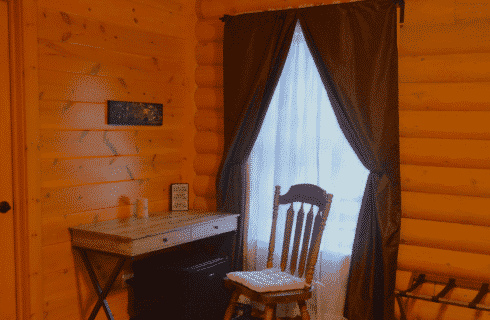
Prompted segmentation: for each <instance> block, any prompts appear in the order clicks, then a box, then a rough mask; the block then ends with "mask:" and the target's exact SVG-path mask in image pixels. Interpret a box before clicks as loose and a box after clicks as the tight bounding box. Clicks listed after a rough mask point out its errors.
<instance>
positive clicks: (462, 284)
mask: <svg viewBox="0 0 490 320" xmlns="http://www.w3.org/2000/svg"><path fill="white" fill-rule="evenodd" d="M413 278H414V279H413V282H412V285H411V286H410V288H408V289H407V290H403V291H399V290H395V296H396V299H397V300H398V305H399V306H400V313H401V320H406V319H407V316H406V314H405V310H403V305H402V301H401V298H402V297H404V298H412V299H420V300H426V301H431V302H436V303H442V304H450V305H453V306H458V307H465V308H471V309H475V310H481V311H490V306H487V305H483V304H480V301H481V300H482V299H483V298H484V297H485V295H486V294H487V293H489V292H490V290H489V285H488V283H481V284H480V283H475V282H472V281H466V280H458V284H456V279H454V278H449V279H448V278H447V277H441V276H437V275H426V274H423V273H420V274H418V275H417V274H415V276H414V277H413ZM424 283H433V284H439V285H445V287H444V288H443V289H442V290H441V292H439V293H438V294H437V295H435V296H428V295H422V294H420V295H417V294H414V293H412V291H414V290H415V289H417V288H418V287H419V286H421V285H422V284H424ZM478 287H479V291H478V293H477V295H476V296H475V298H474V299H473V300H472V301H471V302H463V301H456V300H450V299H446V298H444V297H445V296H446V295H447V294H448V293H449V291H451V290H452V289H454V288H465V289H474V290H478Z"/></svg>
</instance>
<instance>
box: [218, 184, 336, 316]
mask: <svg viewBox="0 0 490 320" xmlns="http://www.w3.org/2000/svg"><path fill="white" fill-rule="evenodd" d="M280 190H281V187H280V186H276V191H275V194H274V209H273V213H272V230H271V237H270V242H269V253H268V257H267V267H266V269H265V270H262V271H238V272H230V273H228V274H227V276H226V277H225V279H224V280H225V285H226V286H228V287H231V288H232V289H234V291H233V294H232V296H231V299H230V303H229V305H228V308H227V309H226V313H225V317H224V320H230V319H231V317H232V315H233V312H234V310H235V306H236V303H237V301H238V298H239V297H240V295H242V294H243V295H245V296H246V297H248V298H249V299H251V300H254V301H257V302H259V303H263V304H264V305H265V319H266V320H273V319H277V317H276V309H277V304H278V303H290V302H294V301H296V302H297V303H298V305H299V308H300V311H301V318H302V319H303V320H306V319H308V320H309V319H310V315H309V314H308V310H307V308H306V300H308V299H309V298H311V295H312V291H313V287H312V285H311V282H312V280H313V273H314V270H315V265H316V262H317V258H318V251H319V249H320V243H321V240H322V235H323V230H324V228H325V223H326V221H327V216H328V212H329V211H330V205H331V203H332V198H333V195H332V194H327V193H326V192H325V190H323V189H322V188H320V187H317V186H315V185H312V184H297V185H294V186H292V187H291V188H290V189H289V191H288V192H287V193H286V194H284V195H282V196H280V195H279V193H280ZM293 202H301V208H300V209H299V211H298V214H297V221H298V222H297V223H296V229H295V233H294V242H293V251H292V255H291V261H290V268H289V272H285V270H286V264H287V260H288V255H289V246H290V239H291V232H292V228H293V219H294V215H295V213H294V209H293ZM304 203H309V204H312V206H311V209H310V211H309V212H308V215H307V217H306V224H305V229H304V233H303V245H302V249H301V256H300V259H299V267H298V277H296V276H294V273H295V271H296V263H297V260H298V251H299V243H300V238H301V233H302V229H303V221H304V211H303V204H304ZM283 204H291V206H290V207H289V209H288V211H287V217H286V226H285V230H284V242H283V249H282V256H281V268H280V269H275V268H273V266H272V258H273V253H274V245H275V241H276V224H277V211H278V207H279V205H283ZM313 206H317V207H318V212H317V215H316V217H315V219H314V226H313V232H311V230H312V228H311V227H312V224H313ZM310 236H311V242H310ZM305 263H306V268H305ZM303 272H304V275H305V276H304V277H303Z"/></svg>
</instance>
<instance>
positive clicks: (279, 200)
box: [267, 184, 333, 284]
mask: <svg viewBox="0 0 490 320" xmlns="http://www.w3.org/2000/svg"><path fill="white" fill-rule="evenodd" d="M280 191H281V187H280V186H276V190H275V193H274V209H273V213H272V230H271V238H270V241H269V254H268V257H267V268H268V269H269V268H272V267H273V265H272V258H273V253H274V246H275V242H276V224H277V211H278V209H279V205H281V204H291V206H290V207H289V209H288V211H287V216H286V226H285V230H284V241H283V245H282V256H281V270H282V271H283V272H284V271H285V270H286V266H287V260H288V255H289V246H290V240H291V233H292V230H293V220H294V215H295V214H294V209H293V203H294V202H301V208H300V209H299V210H298V214H297V219H296V221H297V222H296V228H295V232H294V242H293V251H292V254H291V261H290V270H289V272H290V273H291V274H292V275H294V273H295V272H296V263H297V260H298V251H299V243H300V240H301V233H302V229H303V221H304V215H305V213H304V210H303V204H304V203H309V204H311V205H312V206H311V209H310V211H309V212H308V215H307V216H306V224H305V228H304V232H303V245H302V249H301V256H300V259H299V267H298V276H299V277H300V278H302V277H303V272H305V271H306V272H305V281H306V283H308V284H311V281H312V279H313V273H314V271H315V265H316V262H317V259H318V251H319V250H320V243H321V241H322V235H323V230H324V228H325V223H326V221H327V216H328V213H329V211H330V206H331V203H332V198H333V195H332V194H328V193H327V192H326V191H325V190H323V189H322V188H320V187H318V186H315V185H313V184H297V185H294V186H291V188H290V189H289V191H288V192H287V193H286V194H284V195H282V196H281V195H280ZM314 206H317V207H318V212H317V214H316V216H315V218H314V219H313V207H314ZM313 220H314V226H313V232H312V228H311V227H312V224H313ZM310 239H311V241H310ZM305 264H306V268H305Z"/></svg>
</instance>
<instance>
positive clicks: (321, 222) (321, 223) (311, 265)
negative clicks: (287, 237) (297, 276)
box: [305, 194, 333, 284]
mask: <svg viewBox="0 0 490 320" xmlns="http://www.w3.org/2000/svg"><path fill="white" fill-rule="evenodd" d="M326 198H327V205H326V206H325V209H324V210H323V211H322V212H321V214H320V210H318V214H317V219H316V220H317V221H315V227H316V225H317V224H318V228H315V229H317V230H316V231H317V232H318V233H315V235H314V238H313V239H315V241H314V243H313V244H312V245H311V249H310V256H309V257H308V267H307V268H306V276H305V281H306V283H307V284H311V281H312V280H313V273H314V271H315V265H316V262H317V260H318V252H319V251H320V244H321V242H322V236H323V231H324V229H325V223H326V222H327V217H328V213H329V212H330V206H331V205H332V198H333V195H331V194H327V195H326ZM317 234H319V236H317Z"/></svg>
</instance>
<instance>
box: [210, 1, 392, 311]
mask: <svg viewBox="0 0 490 320" xmlns="http://www.w3.org/2000/svg"><path fill="white" fill-rule="evenodd" d="M297 19H299V20H300V23H301V27H302V29H303V33H304V35H305V39H306V42H307V44H308V48H309V49H310V51H311V54H312V56H313V59H314V61H315V64H316V66H317V68H318V71H319V74H320V77H321V78H322V81H323V84H324V86H325V88H326V90H327V93H328V96H329V98H330V101H331V104H332V107H333V109H334V113H335V115H336V117H337V121H338V122H339V125H340V127H341V129H342V132H343V133H344V135H345V137H346V139H347V140H348V141H349V144H350V145H351V147H352V148H353V150H354V151H355V152H356V154H357V156H358V158H359V160H360V161H361V162H362V163H363V164H364V166H365V167H366V168H367V169H369V170H370V172H371V173H370V175H369V177H368V180H367V183H366V189H365V192H364V196H363V200H362V205H361V209H360V212H359V219H358V223H357V229H356V235H355V239H354V245H353V249H352V258H351V264H350V271H349V281H348V286H347V293H346V301H345V308H344V316H345V317H346V318H347V319H349V320H368V319H369V320H379V319H385V320H391V319H394V301H395V300H394V288H395V279H396V269H397V256H398V245H399V241H400V224H401V189H400V152H399V129H398V128H399V124H398V52H397V46H396V5H395V3H394V2H393V1H392V0H371V1H369V0H367V1H363V2H355V3H344V4H337V5H326V6H318V7H309V8H303V9H294V10H283V11H276V12H265V13H253V14H244V15H239V16H235V17H227V19H226V24H225V37H224V83H225V85H224V95H225V96H224V98H225V100H224V101H225V156H226V157H225V161H224V162H223V164H222V168H221V171H220V175H219V176H218V181H217V191H218V210H223V211H228V212H234V213H240V214H241V216H243V215H244V213H245V210H244V203H243V202H244V190H245V181H244V177H245V175H244V173H243V164H244V162H245V161H246V159H247V158H248V156H249V154H250V151H251V149H252V147H253V143H254V142H255V140H256V138H257V135H258V132H259V131H260V127H261V125H262V122H263V119H264V116H265V113H266V111H267V107H268V104H269V102H270V99H271V98H272V94H273V91H274V88H275V86H276V84H277V81H278V79H279V77H280V71H281V70H282V68H283V66H284V61H285V59H286V56H287V52H288V50H289V45H290V43H291V39H292V34H293V31H294V27H295V23H296V21H297ZM274 32H275V33H274ZM259 43H262V45H258V44H259ZM263 48H270V49H269V50H266V49H263ZM273 48H277V49H275V50H274V49H273ZM274 66H277V67H274ZM267 76H268V77H269V78H267ZM264 77H265V78H264ZM325 165H330V164H329V163H325ZM346 183H348V182H346ZM328 192H330V193H333V194H334V201H335V190H330V191H328ZM242 220H243V219H242ZM242 224H243V223H242ZM243 232H244V230H243V226H241V229H240V233H241V235H242V236H241V237H240V238H238V243H237V245H236V250H237V251H236V256H235V259H234V260H235V261H236V262H237V263H238V264H235V266H236V267H239V268H240V269H241V266H242V265H241V262H242V260H241V259H242V254H243V249H242V246H241V245H242V243H241V241H243Z"/></svg>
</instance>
